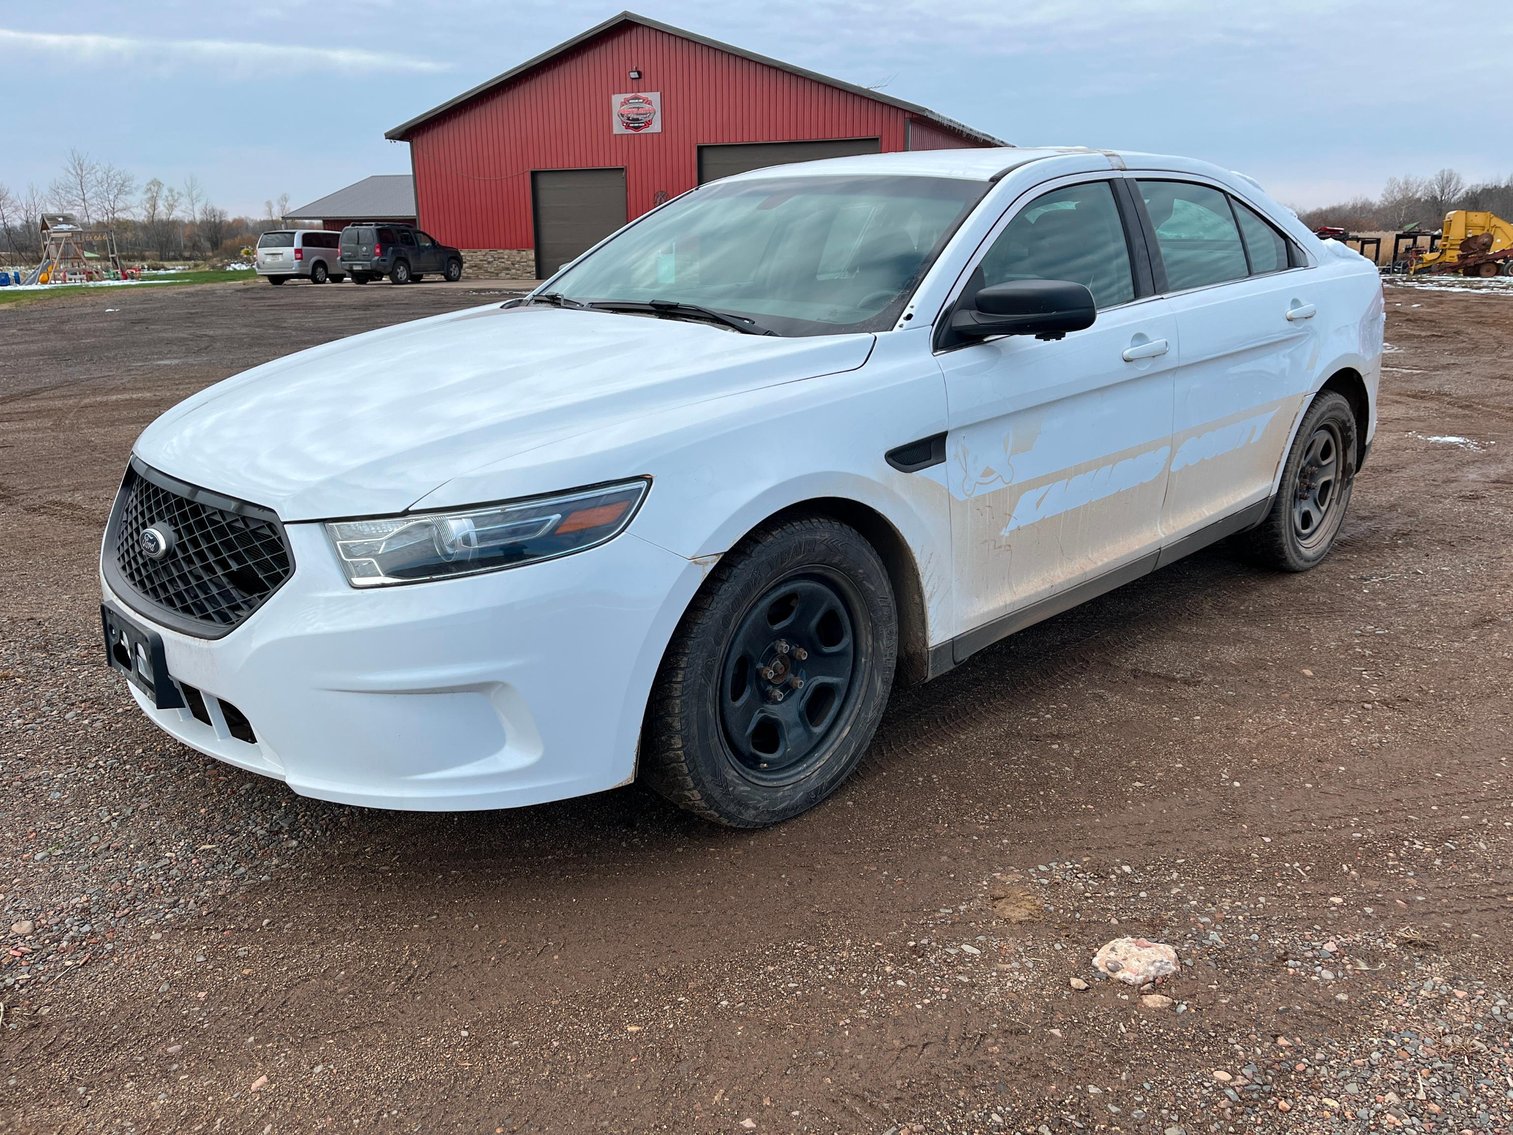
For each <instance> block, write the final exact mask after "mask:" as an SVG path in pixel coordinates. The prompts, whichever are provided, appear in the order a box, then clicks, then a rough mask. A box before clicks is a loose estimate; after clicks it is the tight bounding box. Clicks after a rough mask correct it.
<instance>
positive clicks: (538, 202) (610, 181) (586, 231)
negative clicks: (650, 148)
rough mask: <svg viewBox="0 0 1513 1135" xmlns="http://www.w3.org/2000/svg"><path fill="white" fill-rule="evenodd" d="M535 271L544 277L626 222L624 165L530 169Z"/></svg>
mask: <svg viewBox="0 0 1513 1135" xmlns="http://www.w3.org/2000/svg"><path fill="white" fill-rule="evenodd" d="M531 203H532V206H533V210H534V213H533V215H534V216H535V218H536V275H537V276H538V277H540V278H541V279H543V280H544V279H546V277H548V276H550V275H551V274H552V273H553V272H555V271H556V270H557V269H558V268H561V267H562V266H563V265H564V264H566V263H567V262H568V261H569V260H571V259H572V258H573V257H575V256H577V255H578V254H579V253H580V252H582V251H584V250H585V249H587V248H591V247H593V246H594V245H595V244H598V243H599V241H601V240H603V239H604V238H605V237H607V236H608V235H609V234H610V233H612V232H614V231H615V230H616V229H618V228H619V227H620V226H621V225H623V224H625V171H624V170H623V169H543V170H537V171H536V172H535V173H533V174H531Z"/></svg>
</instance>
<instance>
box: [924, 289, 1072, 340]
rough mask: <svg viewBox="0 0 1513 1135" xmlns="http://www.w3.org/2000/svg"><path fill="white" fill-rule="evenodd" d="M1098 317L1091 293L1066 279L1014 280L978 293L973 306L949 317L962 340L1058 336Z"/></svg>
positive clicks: (961, 309)
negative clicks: (995, 336)
mask: <svg viewBox="0 0 1513 1135" xmlns="http://www.w3.org/2000/svg"><path fill="white" fill-rule="evenodd" d="M1097 317H1098V306H1097V304H1095V303H1094V302H1093V293H1092V292H1090V291H1088V290H1087V288H1086V287H1085V286H1084V285H1082V284H1073V283H1071V282H1070V281H1067V280H1014V281H1011V282H1010V283H1007V284H994V285H993V286H992V287H987V288H983V289H982V290H981V291H980V292H978V293H977V296H976V298H975V299H974V301H973V306H971V307H964V308H960V309H958V310H957V311H956V312H955V314H953V315H952V316H951V330H952V331H954V332H956V334H957V335H959V336H961V337H962V338H964V339H988V338H991V337H992V336H994V335H1033V336H1035V338H1037V339H1060V338H1062V337H1063V336H1065V335H1066V333H1067V332H1068V331H1081V330H1082V329H1083V328H1084V327H1091V326H1092V325H1093V320H1094V319H1096V318H1097Z"/></svg>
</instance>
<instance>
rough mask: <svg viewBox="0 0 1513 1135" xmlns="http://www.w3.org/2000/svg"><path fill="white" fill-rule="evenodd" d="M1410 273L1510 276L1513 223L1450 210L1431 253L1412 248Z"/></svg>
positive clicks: (1474, 211)
mask: <svg viewBox="0 0 1513 1135" xmlns="http://www.w3.org/2000/svg"><path fill="white" fill-rule="evenodd" d="M1408 255H1409V258H1410V259H1409V269H1408V270H1409V271H1410V272H1434V273H1444V272H1459V273H1460V274H1461V275H1462V276H1498V275H1509V276H1513V224H1510V223H1509V222H1507V221H1505V220H1503V219H1502V218H1501V217H1499V216H1497V215H1496V214H1494V213H1484V212H1478V211H1477V210H1475V209H1452V210H1451V211H1450V212H1448V213H1446V214H1445V225H1444V235H1443V236H1441V237H1440V242H1439V247H1438V248H1437V249H1435V250H1434V251H1433V252H1429V251H1426V250H1420V249H1412V250H1410V251H1409V253H1408Z"/></svg>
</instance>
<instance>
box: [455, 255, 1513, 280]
mask: <svg viewBox="0 0 1513 1135" xmlns="http://www.w3.org/2000/svg"><path fill="white" fill-rule="evenodd" d="M1510 263H1513V262H1510ZM444 275H445V276H446V279H447V282H448V283H449V284H455V283H456V282H457V281H458V280H460V279H462V261H461V260H458V259H457V257H455V256H454V257H452V258H451V259H450V260H448V261H447V270H446V272H445V273H444Z"/></svg>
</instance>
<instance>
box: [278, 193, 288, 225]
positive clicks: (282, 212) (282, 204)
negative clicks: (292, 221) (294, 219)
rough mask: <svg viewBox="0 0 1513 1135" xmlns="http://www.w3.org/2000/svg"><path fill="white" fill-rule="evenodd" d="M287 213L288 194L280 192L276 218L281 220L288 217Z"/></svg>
mask: <svg viewBox="0 0 1513 1135" xmlns="http://www.w3.org/2000/svg"><path fill="white" fill-rule="evenodd" d="M288 215H289V195H288V194H287V193H280V194H279V195H278V219H279V220H281V221H282V220H284V219H285V218H286V217H288Z"/></svg>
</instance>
